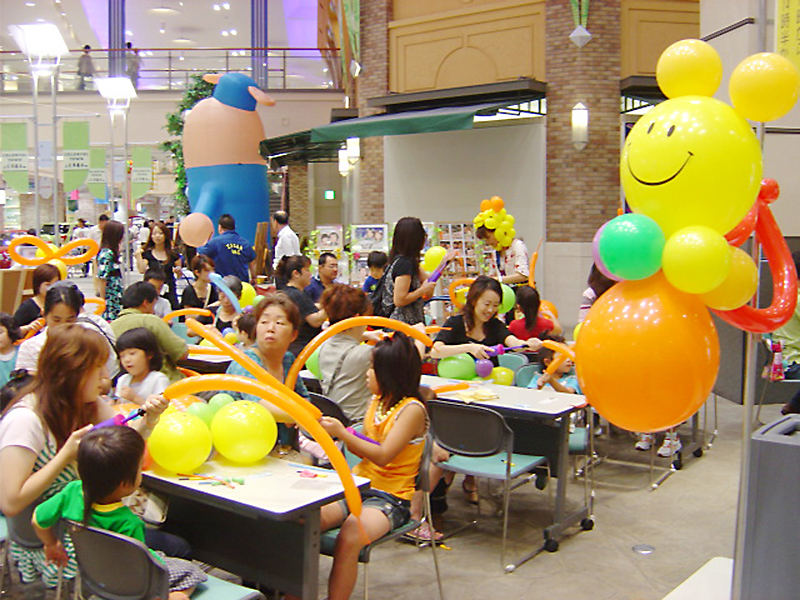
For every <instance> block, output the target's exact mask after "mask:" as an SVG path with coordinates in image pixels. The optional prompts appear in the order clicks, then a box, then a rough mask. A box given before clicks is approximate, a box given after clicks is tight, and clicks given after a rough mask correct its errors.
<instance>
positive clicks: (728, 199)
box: [620, 96, 761, 239]
mask: <svg viewBox="0 0 800 600" xmlns="http://www.w3.org/2000/svg"><path fill="white" fill-rule="evenodd" d="M620 178H621V181H622V186H623V188H624V190H625V195H626V198H627V201H628V203H629V204H630V206H631V208H632V209H633V210H634V212H638V213H642V214H644V215H647V216H648V217H650V218H651V219H653V220H654V221H656V222H657V223H658V224H659V225H660V226H661V229H662V230H663V231H664V235H665V236H666V237H667V239H669V237H670V236H671V235H672V234H673V233H675V232H676V231H677V230H678V229H681V228H683V227H686V226H689V225H705V226H707V227H710V228H711V229H714V230H715V231H717V232H719V233H721V234H725V233H727V232H728V231H730V230H731V229H732V228H733V227H734V226H736V225H737V224H738V223H739V221H741V220H742V218H743V217H744V216H745V215H746V214H747V211H748V210H750V207H751V206H752V204H753V202H755V199H756V196H757V194H758V189H759V185H760V182H761V149H760V148H759V145H758V140H757V139H756V136H755V135H754V133H753V131H752V130H751V128H750V126H749V125H748V124H747V121H745V120H744V119H743V118H742V117H740V116H739V115H738V114H737V113H736V112H735V111H734V110H733V108H731V107H730V106H728V105H727V104H724V103H723V102H720V101H719V100H715V99H714V98H709V97H706V96H681V97H679V98H675V99H673V100H667V101H666V102H662V103H661V104H659V105H658V106H657V107H655V108H654V109H653V110H651V111H650V112H649V113H647V114H646V115H644V116H642V118H641V119H639V121H638V122H637V123H636V125H635V126H634V127H633V129H632V130H631V132H630V134H629V135H628V138H627V140H626V141H625V147H624V149H623V151H622V158H621V160H620Z"/></svg>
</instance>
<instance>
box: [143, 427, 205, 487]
mask: <svg viewBox="0 0 800 600" xmlns="http://www.w3.org/2000/svg"><path fill="white" fill-rule="evenodd" d="M147 449H148V451H149V452H150V456H151V457H152V458H153V460H154V461H155V462H156V464H157V465H158V466H160V467H162V468H164V469H166V470H167V471H172V472H173V473H192V472H193V471H194V470H195V469H197V467H199V466H200V465H202V464H203V463H204V462H205V461H206V459H207V458H208V455H209V454H210V453H211V432H210V431H209V429H208V426H207V425H206V424H205V423H204V422H203V421H202V420H201V419H200V418H199V417H197V416H195V415H191V414H189V413H184V412H174V413H170V414H168V415H161V418H160V419H159V421H158V424H157V425H156V426H155V428H154V429H153V433H151V434H150V437H149V438H148V440H147Z"/></svg>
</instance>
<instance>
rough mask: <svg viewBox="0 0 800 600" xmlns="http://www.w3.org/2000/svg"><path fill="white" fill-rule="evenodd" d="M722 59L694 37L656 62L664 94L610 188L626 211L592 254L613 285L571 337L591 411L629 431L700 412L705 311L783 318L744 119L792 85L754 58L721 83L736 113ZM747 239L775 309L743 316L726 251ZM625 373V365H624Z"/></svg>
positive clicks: (767, 213)
mask: <svg viewBox="0 0 800 600" xmlns="http://www.w3.org/2000/svg"><path fill="white" fill-rule="evenodd" d="M722 72H723V69H722V61H721V60H720V58H719V55H718V54H717V52H716V51H715V50H714V49H713V48H712V47H711V46H710V45H709V44H707V43H705V42H702V41H700V40H683V41H681V42H676V43H675V44H673V45H672V46H670V47H669V48H667V49H666V50H665V51H664V53H663V54H662V55H661V57H660V58H659V60H658V64H657V66H656V78H657V80H658V84H659V86H660V87H661V89H662V91H663V92H664V94H665V95H666V96H667V97H668V98H669V99H668V100H667V101H665V102H662V103H661V104H659V105H658V106H656V107H655V108H654V109H653V110H651V111H650V112H649V113H647V114H646V115H643V116H642V117H641V118H640V119H639V121H638V122H637V123H636V125H635V126H634V127H633V129H632V130H631V132H630V133H629V134H628V136H627V139H626V140H625V145H624V148H623V151H622V155H621V158H620V179H621V182H622V186H623V188H624V190H625V197H626V200H627V202H628V204H629V206H630V207H631V209H632V210H633V213H631V214H623V215H620V216H618V217H617V218H615V219H613V220H611V221H609V222H607V223H606V224H604V225H603V226H602V227H601V228H600V229H599V230H598V232H597V234H596V235H595V238H594V242H593V244H592V246H593V248H592V253H593V257H594V260H595V264H596V265H597V267H598V268H599V269H600V270H601V271H602V272H603V273H605V274H606V275H607V276H609V277H611V278H613V279H616V280H618V281H621V283H618V284H617V285H615V286H614V287H612V288H611V289H610V290H609V291H608V292H606V293H605V294H603V295H602V296H601V297H600V298H599V299H598V301H597V302H595V304H594V305H593V306H592V309H591V310H590V311H589V314H588V316H587V318H586V320H585V321H584V322H583V324H582V327H581V331H580V336H579V337H578V338H577V346H576V354H577V358H578V360H577V361H576V364H577V373H578V379H579V382H580V385H581V389H582V390H583V391H584V392H585V394H586V398H587V400H588V401H589V403H590V404H591V405H592V406H593V407H594V408H595V409H596V410H597V411H598V412H599V413H600V414H601V415H603V416H604V417H606V418H607V419H608V420H609V421H611V422H612V423H614V424H616V425H618V426H620V427H623V428H625V429H631V430H634V431H642V432H654V431H661V430H664V429H669V428H671V427H675V426H677V425H679V424H680V423H682V422H683V421H684V420H686V419H687V418H688V417H690V416H691V415H692V414H693V413H694V412H696V411H697V409H698V408H699V407H700V406H701V405H702V403H703V402H705V399H706V397H707V396H708V394H709V393H710V391H711V388H712V387H713V385H714V381H715V379H716V376H717V371H718V369H719V341H718V339H717V333H716V330H715V328H714V323H713V321H712V319H711V316H710V314H709V311H708V309H709V308H711V309H712V310H714V311H715V313H716V314H717V315H718V316H719V317H720V318H722V319H723V320H725V321H727V322H728V323H731V324H733V325H735V326H737V327H740V328H742V329H745V330H746V331H751V332H767V331H772V330H774V329H775V328H777V327H779V326H781V325H782V324H784V323H786V322H787V321H788V320H789V318H791V316H792V314H793V312H794V310H795V305H796V302H797V276H796V271H795V268H794V264H793V262H792V260H791V255H790V253H789V250H788V247H787V246H786V242H785V240H784V238H783V235H782V233H781V231H780V228H779V227H778V225H777V223H776V222H775V218H774V216H773V215H772V211H771V210H770V207H769V204H770V203H771V202H773V201H775V199H776V198H777V197H778V193H779V190H778V185H777V183H775V182H774V181H772V180H764V181H762V156H761V147H760V144H759V142H758V139H757V138H756V136H755V134H754V133H753V128H752V127H751V125H750V124H749V123H748V121H747V119H749V120H751V121H766V120H771V119H777V118H779V117H781V116H783V115H785V114H786V113H787V112H788V111H789V110H790V109H791V108H792V106H794V104H795V102H796V100H797V88H798V83H799V82H800V77H798V73H797V71H796V69H795V68H794V67H793V66H792V64H791V63H790V62H789V61H788V60H786V59H785V58H783V57H781V56H779V55H776V54H771V53H762V54H757V55H754V56H751V57H749V58H747V59H745V60H744V61H742V63H741V64H740V65H739V66H737V67H736V69H735V70H734V72H733V74H732V76H731V79H730V85H729V92H730V97H731V99H732V102H733V106H730V105H728V104H725V103H724V102H721V101H719V100H716V99H715V98H713V97H712V96H713V95H714V93H715V92H716V91H717V88H718V87H719V85H720V82H721V81H722ZM753 232H755V236H756V239H757V240H758V241H759V242H760V243H761V245H762V247H763V249H764V254H765V256H766V258H767V260H768V262H769V266H770V270H771V274H772V280H773V295H772V304H771V305H770V306H769V307H766V308H755V307H753V306H749V305H748V302H749V301H750V300H751V299H752V297H753V295H754V294H755V292H756V289H757V287H758V270H757V268H756V265H755V263H754V262H753V260H752V259H751V258H750V256H748V255H747V254H746V253H745V252H743V251H742V250H740V249H739V248H738V247H737V246H738V245H740V244H742V243H743V242H744V241H745V240H747V239H748V238H749V237H750V235H751V234H752V233H753ZM623 365H624V366H623Z"/></svg>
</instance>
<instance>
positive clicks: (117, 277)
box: [95, 221, 125, 321]
mask: <svg viewBox="0 0 800 600" xmlns="http://www.w3.org/2000/svg"><path fill="white" fill-rule="evenodd" d="M124 235H125V227H124V226H123V224H122V223H120V222H119V221H109V222H108V223H106V226H105V228H104V229H103V237H102V238H101V240H100V252H98V254H97V277H98V278H97V280H96V285H97V289H96V290H95V291H96V292H97V295H98V296H100V297H101V298H103V299H105V301H106V309H105V311H104V312H103V318H104V319H105V320H106V321H113V320H114V319H116V318H117V316H118V315H119V311H121V310H122V269H121V267H120V263H119V250H120V245H121V244H122V238H123V237H124Z"/></svg>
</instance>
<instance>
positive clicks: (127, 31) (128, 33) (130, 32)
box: [125, 29, 133, 36]
mask: <svg viewBox="0 0 800 600" xmlns="http://www.w3.org/2000/svg"><path fill="white" fill-rule="evenodd" d="M125 35H130V36H133V32H132V31H131V30H130V29H126V30H125Z"/></svg>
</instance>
